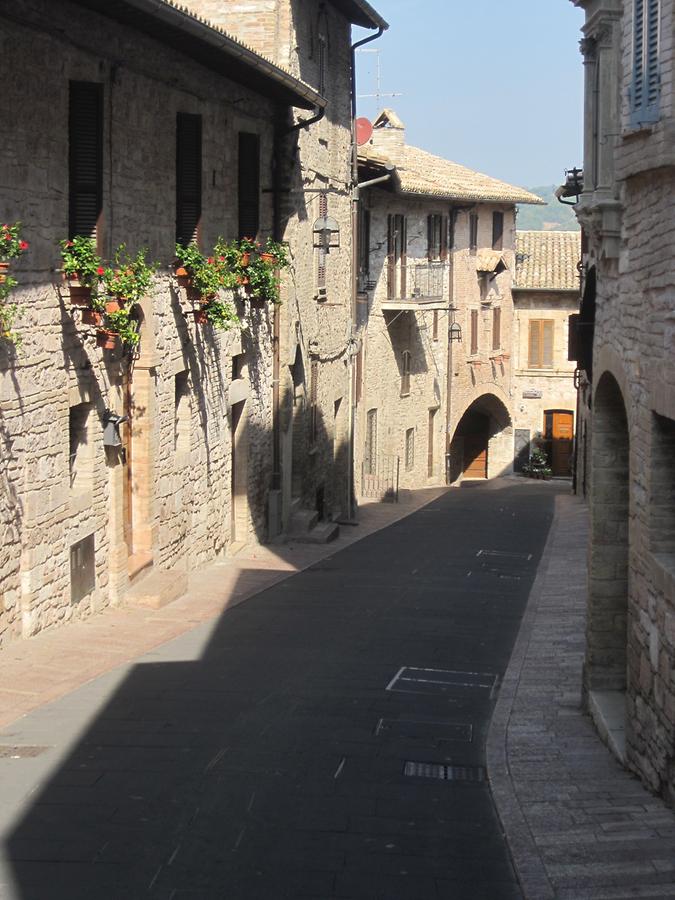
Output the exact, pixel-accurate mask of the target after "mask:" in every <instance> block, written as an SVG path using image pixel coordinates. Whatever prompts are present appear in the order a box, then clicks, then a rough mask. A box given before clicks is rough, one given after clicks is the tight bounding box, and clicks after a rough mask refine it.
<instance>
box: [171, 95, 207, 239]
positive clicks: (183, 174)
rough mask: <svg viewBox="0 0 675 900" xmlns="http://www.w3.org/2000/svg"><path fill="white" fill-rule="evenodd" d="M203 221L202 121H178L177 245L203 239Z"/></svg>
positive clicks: (184, 117)
mask: <svg viewBox="0 0 675 900" xmlns="http://www.w3.org/2000/svg"><path fill="white" fill-rule="evenodd" d="M201 217H202V117H201V116H197V115H192V114H191V113H178V115H177V118H176V243H178V244H183V245H186V244H189V243H190V242H191V241H194V240H197V239H198V237H199V234H198V231H199V223H200V220H201Z"/></svg>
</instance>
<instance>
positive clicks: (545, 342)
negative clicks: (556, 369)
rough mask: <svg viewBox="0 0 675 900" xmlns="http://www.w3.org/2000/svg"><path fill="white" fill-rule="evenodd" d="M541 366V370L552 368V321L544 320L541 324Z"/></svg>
mask: <svg viewBox="0 0 675 900" xmlns="http://www.w3.org/2000/svg"><path fill="white" fill-rule="evenodd" d="M541 325H542V329H541V333H542V337H541V348H542V350H541V366H542V368H543V369H552V368H553V319H544V320H543V321H542V323H541Z"/></svg>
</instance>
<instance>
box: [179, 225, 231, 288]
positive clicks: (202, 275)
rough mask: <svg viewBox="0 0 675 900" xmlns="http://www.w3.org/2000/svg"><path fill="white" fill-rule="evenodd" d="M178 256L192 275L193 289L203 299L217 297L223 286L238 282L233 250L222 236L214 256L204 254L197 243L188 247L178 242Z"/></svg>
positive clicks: (229, 286) (228, 286)
mask: <svg viewBox="0 0 675 900" xmlns="http://www.w3.org/2000/svg"><path fill="white" fill-rule="evenodd" d="M176 256H177V258H178V261H179V262H180V263H181V265H182V266H183V268H184V269H185V270H186V271H187V273H188V275H189V276H190V286H191V288H192V290H193V291H194V292H195V293H196V294H198V295H199V297H201V298H202V299H203V300H208V299H209V298H211V297H215V295H216V294H217V293H218V291H219V290H221V288H234V287H235V286H236V284H237V272H236V271H235V269H234V268H233V261H232V252H231V249H230V247H229V245H227V244H226V243H225V242H224V241H223V240H222V238H219V240H218V242H217V243H216V246H215V248H214V252H213V256H209V257H207V256H204V254H203V253H202V251H201V250H200V249H199V247H198V246H197V245H196V244H195V243H192V244H188V245H187V246H186V247H184V246H182V245H181V244H177V245H176Z"/></svg>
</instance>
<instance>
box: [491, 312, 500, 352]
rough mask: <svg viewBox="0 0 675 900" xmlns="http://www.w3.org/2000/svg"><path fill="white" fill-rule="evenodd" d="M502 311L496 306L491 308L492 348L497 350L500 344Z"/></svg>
mask: <svg viewBox="0 0 675 900" xmlns="http://www.w3.org/2000/svg"><path fill="white" fill-rule="evenodd" d="M501 325H502V311H501V309H500V308H499V307H498V306H495V307H494V309H493V310H492V349H493V350H499V348H500V347H501V345H502V334H501Z"/></svg>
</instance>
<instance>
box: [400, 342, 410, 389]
mask: <svg viewBox="0 0 675 900" xmlns="http://www.w3.org/2000/svg"><path fill="white" fill-rule="evenodd" d="M409 393H410V351H409V350H404V351H403V353H402V355H401V397H407V396H408V394H409Z"/></svg>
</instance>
